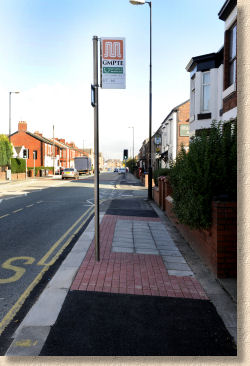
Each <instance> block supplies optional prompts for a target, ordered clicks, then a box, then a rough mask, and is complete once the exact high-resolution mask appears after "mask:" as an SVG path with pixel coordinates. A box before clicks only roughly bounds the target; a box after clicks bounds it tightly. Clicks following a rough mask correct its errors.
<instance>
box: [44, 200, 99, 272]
mask: <svg viewBox="0 0 250 366" xmlns="http://www.w3.org/2000/svg"><path fill="white" fill-rule="evenodd" d="M91 209H93V208H92V207H90V208H88V209H87V211H85V212H84V214H83V215H82V216H81V217H80V218H79V219H78V220H77V221H76V222H75V223H74V224H73V225H72V226H71V227H70V228H69V229H68V230H67V231H66V233H64V234H63V236H61V238H60V239H58V240H57V241H56V242H55V244H54V245H52V247H51V248H50V249H49V250H48V252H47V253H46V254H45V255H44V256H43V257H42V258H41V259H40V261H39V262H38V263H37V265H39V266H43V265H45V262H46V260H47V259H48V258H49V256H50V255H51V254H52V253H53V252H54V251H55V249H56V248H57V247H58V246H59V245H60V244H61V242H62V241H63V240H64V239H65V238H66V236H67V235H68V234H69V233H70V232H71V231H72V230H73V229H74V228H75V227H76V225H77V224H78V223H79V222H80V221H81V220H82V219H83V218H84V216H86V214H87V213H88V212H89V211H90V210H91Z"/></svg>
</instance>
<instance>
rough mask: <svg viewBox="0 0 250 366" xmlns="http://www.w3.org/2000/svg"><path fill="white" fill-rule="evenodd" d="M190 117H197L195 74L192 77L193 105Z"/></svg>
mask: <svg viewBox="0 0 250 366" xmlns="http://www.w3.org/2000/svg"><path fill="white" fill-rule="evenodd" d="M190 115H191V116H195V74H194V75H193V76H192V77H191V105H190Z"/></svg>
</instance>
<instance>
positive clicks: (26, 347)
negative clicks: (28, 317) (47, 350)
mask: <svg viewBox="0 0 250 366" xmlns="http://www.w3.org/2000/svg"><path fill="white" fill-rule="evenodd" d="M49 332H50V327H48V326H39V327H32V326H30V327H24V328H22V330H21V332H20V333H19V335H18V337H16V338H15V339H14V341H13V342H12V343H11V345H10V347H9V349H8V350H7V352H6V354H5V356H39V354H40V352H41V350H42V348H43V345H44V343H45V341H46V339H47V337H48V335H49Z"/></svg>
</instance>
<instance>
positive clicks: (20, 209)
mask: <svg viewBox="0 0 250 366" xmlns="http://www.w3.org/2000/svg"><path fill="white" fill-rule="evenodd" d="M22 210H23V208H19V209H18V210H15V211H12V213H16V212H19V211H22Z"/></svg>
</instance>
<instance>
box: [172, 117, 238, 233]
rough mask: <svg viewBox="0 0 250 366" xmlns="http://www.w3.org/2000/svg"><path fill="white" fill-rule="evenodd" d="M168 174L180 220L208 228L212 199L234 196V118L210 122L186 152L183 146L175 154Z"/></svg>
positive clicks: (235, 140) (235, 180)
mask: <svg viewBox="0 0 250 366" xmlns="http://www.w3.org/2000/svg"><path fill="white" fill-rule="evenodd" d="M169 176H170V182H171V186H172V189H173V194H172V197H173V209H174V212H175V214H176V215H177V217H178V219H179V221H180V222H181V223H183V224H186V225H188V226H190V227H191V228H202V229H207V228H209V227H210V226H211V220H212V208H211V206H212V201H213V200H218V201H221V200H224V201H225V200H227V201H236V198H237V130H236V121H233V122H231V121H230V122H228V123H226V124H222V123H221V122H219V123H215V122H213V124H212V126H211V128H210V129H208V130H204V131H203V132H202V133H201V134H200V136H197V137H195V138H193V140H191V141H190V144H189V152H186V151H185V150H184V148H182V149H181V151H180V152H179V154H178V155H177V158H176V162H175V163H174V164H173V166H172V167H171V169H170V172H169Z"/></svg>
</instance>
